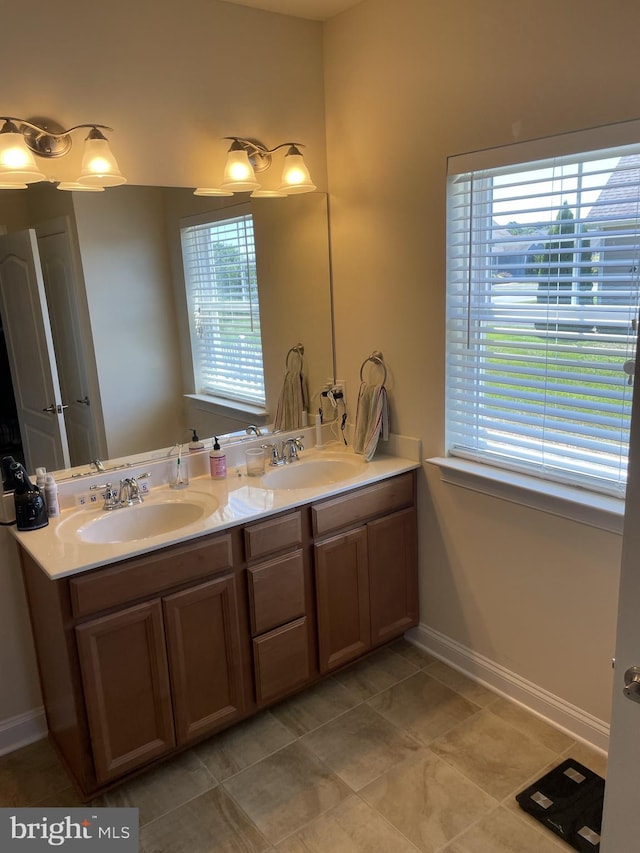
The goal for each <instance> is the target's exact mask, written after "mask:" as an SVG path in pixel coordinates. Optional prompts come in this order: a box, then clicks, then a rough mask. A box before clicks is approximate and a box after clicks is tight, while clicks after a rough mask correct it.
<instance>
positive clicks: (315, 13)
mask: <svg viewBox="0 0 640 853" xmlns="http://www.w3.org/2000/svg"><path fill="white" fill-rule="evenodd" d="M224 2H225V3H235V4H236V5H237V6H253V7H254V9H264V10H265V11H267V12H279V13H280V14H281V15H293V16H294V17H296V18H310V19H311V20H314V21H326V20H327V19H328V18H332V17H333V16H334V15H337V14H338V13H339V12H344V10H345V9H350V8H351V6H356V5H357V4H358V3H359V2H360V0H224Z"/></svg>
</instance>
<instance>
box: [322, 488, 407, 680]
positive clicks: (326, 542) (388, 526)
mask: <svg viewBox="0 0 640 853" xmlns="http://www.w3.org/2000/svg"><path fill="white" fill-rule="evenodd" d="M413 488H414V487H413V477H412V475H403V476H402V477H398V478H395V480H390V481H384V482H383V483H378V484H376V485H375V486H372V487H368V488H366V489H362V490H359V492H355V493H352V494H349V495H345V496H343V497H338V498H332V499H331V500H330V501H326V502H324V503H323V504H320V505H318V506H316V507H313V514H314V521H315V525H314V526H315V529H316V530H320V531H325V532H327V531H332V530H335V529H338V528H344V527H349V526H350V525H351V526H353V525H354V524H357V522H359V521H361V520H362V519H363V518H366V517H367V514H372V515H380V516H381V517H380V518H376V519H372V520H370V521H368V522H366V523H365V524H361V525H358V526H355V527H354V529H351V530H347V531H345V532H342V533H339V534H338V535H335V536H331V537H330V538H328V539H323V540H321V541H319V542H317V543H316V545H315V573H316V596H317V600H316V603H317V614H318V648H319V665H320V672H322V673H326V672H331V671H332V670H334V669H337V668H338V667H341V666H343V665H344V664H346V663H348V662H349V661H351V660H354V659H356V658H358V657H360V656H361V655H363V654H365V653H366V652H367V651H369V650H370V649H371V648H374V647H375V646H378V645H382V644H383V643H386V642H389V641H390V640H392V639H394V638H395V637H398V636H400V635H401V634H403V633H404V631H406V630H407V629H408V628H410V627H412V626H413V625H416V624H417V623H418V555H417V531H416V511H415V506H414V498H413ZM360 498H361V499H362V500H360ZM403 504H408V505H409V506H407V508H406V509H403V510H400V511H398V512H392V513H391V514H385V513H387V512H388V510H389V509H390V508H391V509H395V508H397V507H398V506H402V505H403Z"/></svg>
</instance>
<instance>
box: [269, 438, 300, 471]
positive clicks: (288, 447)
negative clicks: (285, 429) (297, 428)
mask: <svg viewBox="0 0 640 853" xmlns="http://www.w3.org/2000/svg"><path fill="white" fill-rule="evenodd" d="M262 447H263V448H264V449H265V450H268V451H270V453H271V460H270V461H269V465H272V466H275V465H286V464H288V463H289V462H295V461H296V460H297V459H298V451H299V450H304V445H303V444H302V436H301V435H299V436H298V437H297V438H287V439H285V440H284V441H282V442H280V443H278V442H274V443H273V444H263V445H262Z"/></svg>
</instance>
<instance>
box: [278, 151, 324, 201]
mask: <svg viewBox="0 0 640 853" xmlns="http://www.w3.org/2000/svg"><path fill="white" fill-rule="evenodd" d="M315 188H316V186H315V184H314V183H313V181H312V180H311V175H310V174H309V170H308V169H307V165H306V163H305V162H304V157H303V156H302V154H301V153H300V151H299V150H298V149H297V148H296V147H295V145H292V146H291V148H289V150H288V151H287V153H286V154H285V158H284V168H283V169H282V180H281V184H280V190H281V191H282V192H284V193H287V195H293V194H295V193H310V192H313V190H315Z"/></svg>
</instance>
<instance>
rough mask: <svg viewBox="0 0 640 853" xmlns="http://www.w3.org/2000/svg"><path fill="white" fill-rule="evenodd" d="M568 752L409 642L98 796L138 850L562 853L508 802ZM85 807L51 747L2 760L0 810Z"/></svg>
mask: <svg viewBox="0 0 640 853" xmlns="http://www.w3.org/2000/svg"><path fill="white" fill-rule="evenodd" d="M569 756H571V757H572V758H575V759H576V760H577V761H580V762H582V763H583V764H586V765H587V766H589V767H591V768H592V769H593V770H595V771H596V772H597V773H599V774H600V775H603V776H604V775H605V773H606V765H605V759H604V758H603V756H602V755H601V754H600V753H598V752H596V751H595V750H590V749H588V748H587V747H585V746H584V745H583V744H580V743H576V742H575V741H573V740H572V739H571V738H570V737H568V736H566V735H565V734H563V733H562V732H559V731H557V730H556V729H554V728H552V727H551V726H549V725H547V724H546V723H544V722H542V721H541V720H539V719H538V718H537V717H534V716H533V715H531V714H529V713H527V712H526V711H523V710H522V709H521V708H520V707H519V706H517V705H514V704H512V703H510V702H508V701H506V700H504V699H502V698H500V697H499V696H497V695H496V694H494V693H492V692H490V691H489V690H486V689H485V688H483V687H480V686H479V685H477V684H475V683H474V682H471V681H469V680H468V679H466V678H465V677H464V676H462V675H460V674H459V673H458V672H456V671H454V670H452V669H450V668H449V667H447V666H445V665H444V664H442V663H441V662H439V661H436V660H434V659H433V658H431V657H429V656H428V655H426V654H424V653H422V652H421V651H420V650H418V649H416V648H415V647H414V646H411V645H410V644H409V643H407V642H406V641H404V640H400V641H399V642H397V643H394V644H393V645H392V646H390V647H388V648H386V649H382V650H380V651H378V652H376V653H375V654H373V655H371V656H370V657H369V658H367V659H366V660H364V661H361V662H359V663H356V664H354V665H353V666H351V667H350V668H349V669H347V670H344V671H343V672H340V673H338V674H337V675H335V676H333V677H331V678H329V679H328V680H326V681H324V682H323V683H322V684H320V685H318V686H316V687H313V688H311V689H309V690H307V691H306V692H305V693H302V694H300V695H299V696H296V697H295V698H293V699H290V700H287V701H286V702H284V703H282V704H280V705H278V706H277V707H275V708H272V709H271V710H269V711H266V712H263V713H262V714H260V715H259V716H257V717H255V718H253V719H251V720H249V721H247V722H245V723H242V724H240V725H238V726H236V727H235V728H233V729H230V730H229V731H227V732H223V733H222V734H220V735H218V736H216V737H214V738H212V739H211V740H209V741H207V742H206V743H203V744H200V745H199V746H197V747H194V748H193V749H191V750H190V751H189V752H187V753H184V754H182V755H181V756H179V757H178V758H176V759H175V760H173V761H171V762H169V763H167V764H164V765H162V766H161V767H159V768H157V769H155V770H151V771H149V772H148V773H146V774H144V775H142V776H139V777H138V778H136V779H134V780H133V781H132V782H129V783H128V784H125V785H122V786H120V787H119V788H117V789H116V790H114V791H112V792H110V793H108V794H106V795H105V796H104V797H102V798H101V799H100V800H98V801H96V803H95V804H96V805H100V806H104V805H110V806H136V807H137V808H139V810H140V827H141V831H140V840H141V851H143V853H222V851H224V853H236V851H237V852H238V853H240V851H242V853H261V851H279V853H409V851H416V850H419V851H423V853H436V851H441V853H558V851H561V850H565V851H568V850H570V849H571V848H569V847H568V846H567V845H566V844H565V843H564V842H563V841H561V840H560V839H558V838H557V837H556V836H554V835H553V834H551V833H550V832H548V831H547V830H545V829H544V828H542V827H541V826H540V825H539V824H537V823H536V822H535V821H534V820H532V819H531V818H529V817H528V816H527V815H525V814H524V813H523V812H522V811H521V810H520V809H519V807H518V805H517V803H516V802H515V800H514V796H515V794H516V793H518V792H519V791H520V790H522V789H523V788H524V787H526V786H527V784H528V783H530V782H531V781H533V780H534V779H536V778H538V777H539V776H541V775H542V774H543V773H545V772H547V770H549V769H550V768H551V767H552V766H554V765H555V764H558V763H559V762H560V761H561V760H563V759H565V758H567V757H569ZM36 804H38V805H42V806H62V807H66V808H69V807H72V806H74V805H80V802H79V801H78V799H77V797H76V795H75V794H74V791H73V789H72V788H71V787H70V784H69V780H68V778H67V776H66V775H65V773H64V771H63V770H62V768H61V767H60V765H59V764H58V761H57V759H56V757H55V754H54V752H53V750H52V748H51V747H50V746H49V744H48V743H47V741H40V742H39V743H36V744H32V745H31V746H28V747H25V748H24V749H21V750H19V751H17V752H13V753H10V754H9V755H6V756H4V757H0V805H1V806H8V805H15V806H27V805H36Z"/></svg>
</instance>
